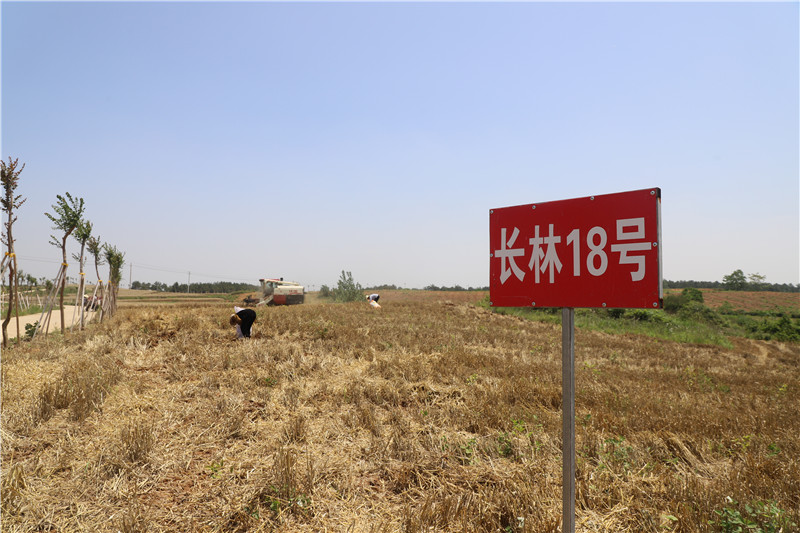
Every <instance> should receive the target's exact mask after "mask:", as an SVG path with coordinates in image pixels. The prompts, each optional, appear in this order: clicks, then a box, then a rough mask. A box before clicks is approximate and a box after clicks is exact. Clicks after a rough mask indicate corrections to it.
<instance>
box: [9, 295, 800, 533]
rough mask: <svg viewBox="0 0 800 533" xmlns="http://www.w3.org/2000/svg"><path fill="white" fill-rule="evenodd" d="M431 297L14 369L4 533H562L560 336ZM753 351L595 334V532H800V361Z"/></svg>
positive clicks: (580, 429) (212, 320)
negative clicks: (783, 527) (769, 525)
mask: <svg viewBox="0 0 800 533" xmlns="http://www.w3.org/2000/svg"><path fill="white" fill-rule="evenodd" d="M412 296H413V294H412V295H411V296H408V297H406V298H405V299H400V298H398V299H396V300H394V301H393V300H392V299H391V298H388V297H387V298H385V299H386V304H385V305H383V308H382V309H381V312H380V313H376V312H374V310H372V309H371V308H370V307H369V306H368V305H366V304H364V303H363V302H359V303H354V304H339V305H336V304H318V305H305V306H292V307H276V308H263V309H262V308H259V309H258V319H257V321H256V324H255V327H254V333H253V338H252V339H250V340H249V341H238V342H237V341H234V340H233V331H232V329H231V328H230V327H229V326H228V325H227V318H228V316H229V313H230V310H229V306H228V305H220V304H214V303H205V304H181V305H176V306H172V307H169V308H165V307H136V308H130V309H124V308H123V309H121V310H120V311H119V312H118V313H117V315H116V316H115V317H114V320H112V321H110V322H109V323H104V324H99V325H93V326H91V327H90V328H89V329H88V330H87V331H85V332H83V333H75V334H72V335H69V336H67V337H66V338H65V339H60V338H52V339H46V340H45V339H43V340H42V341H41V342H38V341H36V342H33V343H27V344H24V345H22V346H21V347H18V348H15V349H14V350H8V351H4V352H3V360H2V371H3V375H2V378H3V380H2V400H3V403H2V439H3V447H2V459H3V461H2V475H3V480H2V506H3V531H31V530H53V531H78V530H83V531H342V532H345V531H352V532H361V531H363V532H373V531H374V532H377V531H410V532H415V531H431V530H435V531H487V532H488V531H493V532H494V531H531V532H541V531H544V532H547V531H558V530H559V528H560V524H559V522H560V516H561V451H560V446H561V442H560V427H561V412H560V408H561V384H560V376H561V369H560V364H561V345H560V338H561V337H560V329H559V327H557V326H552V325H548V324H542V323H535V322H528V321H524V320H522V319H518V318H515V317H508V316H499V315H495V314H492V313H491V312H489V311H487V310H484V309H481V308H478V307H475V306H474V305H472V304H471V303H469V302H457V300H455V299H451V298H449V297H448V295H447V294H441V295H440V297H439V299H435V298H431V297H430V296H429V295H427V294H426V295H425V297H426V298H431V299H430V300H427V301H416V302H415V301H413V299H412ZM457 296H459V297H462V296H461V295H457ZM735 344H736V348H735V349H733V350H727V349H723V348H717V347H709V346H703V345H680V344H676V343H671V342H663V341H658V340H653V339H649V338H643V337H637V336H612V335H607V334H600V333H591V332H583V331H580V330H579V331H578V332H577V337H576V368H577V397H576V411H577V412H576V421H577V432H576V433H577V435H576V438H577V443H576V446H577V530H578V531H581V532H588V531H654V532H655V531H687V532H688V531H712V530H713V528H711V527H710V526H709V525H708V521H709V520H713V519H715V518H716V517H717V515H716V514H715V513H714V511H715V510H720V509H722V508H723V507H725V506H726V505H730V504H727V503H726V497H731V498H733V499H735V500H736V501H737V502H751V501H756V500H759V501H772V502H775V503H776V505H777V506H778V507H780V508H781V509H783V510H785V511H786V512H787V513H789V516H790V517H791V518H793V520H794V522H796V523H800V517H798V509H800V500H799V499H798V498H800V496H798V495H800V466H798V458H799V457H800V446H799V445H798V443H797V439H796V435H797V434H800V422H799V421H798V413H797V405H798V403H799V402H798V400H799V399H800V398H798V396H799V395H800V393H799V392H798V391H800V370H798V362H799V361H800V349H798V346H797V345H796V344H782V343H774V342H761V341H737V342H736V343H735Z"/></svg>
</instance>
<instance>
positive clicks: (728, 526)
mask: <svg viewBox="0 0 800 533" xmlns="http://www.w3.org/2000/svg"><path fill="white" fill-rule="evenodd" d="M725 501H726V502H727V503H728V504H730V506H729V507H725V508H724V509H722V510H721V511H714V513H715V514H716V515H717V519H716V520H709V521H708V525H710V526H717V527H718V528H719V529H718V530H717V531H721V532H722V533H743V532H748V533H780V532H783V531H795V529H794V528H796V527H797V524H795V523H794V522H793V521H792V520H791V518H790V517H789V516H788V515H787V514H786V511H784V510H783V509H781V508H779V507H778V505H777V504H776V503H775V502H774V501H768V502H758V501H756V502H751V503H746V504H744V506H743V508H744V513H742V511H741V510H740V509H741V507H742V506H740V505H739V504H738V502H737V501H736V500H734V499H733V498H731V497H730V496H728V497H727V498H725Z"/></svg>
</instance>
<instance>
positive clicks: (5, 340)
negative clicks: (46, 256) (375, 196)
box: [0, 256, 14, 348]
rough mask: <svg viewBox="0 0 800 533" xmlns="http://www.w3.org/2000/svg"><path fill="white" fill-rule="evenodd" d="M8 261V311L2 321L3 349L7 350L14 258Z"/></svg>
mask: <svg viewBox="0 0 800 533" xmlns="http://www.w3.org/2000/svg"><path fill="white" fill-rule="evenodd" d="M8 259H9V261H8V311H7V312H6V317H5V319H3V348H8V323H9V322H10V321H11V308H12V307H13V306H14V262H13V259H14V258H13V257H11V256H9V258H8ZM0 283H2V280H0Z"/></svg>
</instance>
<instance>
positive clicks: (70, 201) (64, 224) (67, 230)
mask: <svg viewBox="0 0 800 533" xmlns="http://www.w3.org/2000/svg"><path fill="white" fill-rule="evenodd" d="M56 198H57V199H58V202H56V203H55V204H54V205H53V206H52V207H53V211H54V212H55V215H51V214H50V213H45V216H46V217H47V218H49V219H50V221H51V222H52V223H53V224H55V225H54V226H53V229H57V230H60V231H62V232H63V233H64V235H63V236H62V237H61V242H59V239H58V238H57V237H56V236H54V235H50V244H52V245H53V246H56V247H60V248H61V259H62V262H61V268H62V269H63V272H61V277H60V278H59V279H60V285H61V286H60V287H59V297H58V305H59V309H60V311H61V333H62V334H63V333H64V329H65V328H64V288H65V285H66V280H67V266H68V264H67V239H69V236H70V235H72V232H73V231H75V228H77V227H78V225H79V224H80V223H81V220H82V219H83V211H84V205H83V198H73V197H72V195H71V194H70V193H66V195H65V196H61V195H60V194H58V195H56Z"/></svg>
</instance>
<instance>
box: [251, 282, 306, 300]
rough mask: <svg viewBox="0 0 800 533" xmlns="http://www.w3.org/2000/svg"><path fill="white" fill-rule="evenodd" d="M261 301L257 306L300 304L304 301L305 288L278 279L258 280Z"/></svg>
mask: <svg viewBox="0 0 800 533" xmlns="http://www.w3.org/2000/svg"><path fill="white" fill-rule="evenodd" d="M258 281H260V282H261V301H260V302H259V303H258V305H293V304H301V303H303V302H304V301H305V299H306V291H305V287H303V286H302V285H300V284H299V283H296V282H294V281H283V278H280V279H266V278H265V279H260V280H258Z"/></svg>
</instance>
